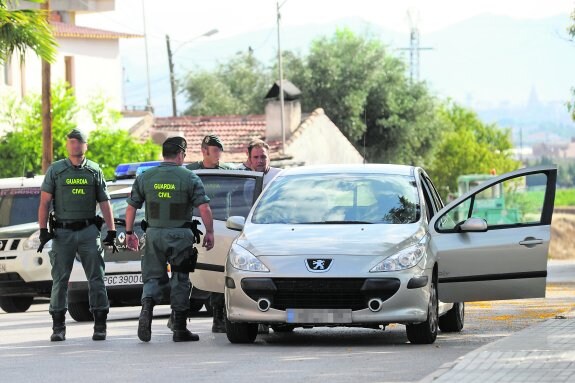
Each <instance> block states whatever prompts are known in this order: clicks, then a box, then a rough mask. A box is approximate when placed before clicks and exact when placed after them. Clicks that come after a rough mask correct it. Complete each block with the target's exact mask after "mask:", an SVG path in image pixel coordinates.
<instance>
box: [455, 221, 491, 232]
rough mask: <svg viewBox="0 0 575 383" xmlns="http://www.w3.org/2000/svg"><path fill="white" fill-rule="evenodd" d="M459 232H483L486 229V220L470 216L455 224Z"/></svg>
mask: <svg viewBox="0 0 575 383" xmlns="http://www.w3.org/2000/svg"><path fill="white" fill-rule="evenodd" d="M457 226H458V229H459V231H460V232H468V231H470V232H485V231H487V221H485V220H484V219H483V218H475V217H471V218H468V219H466V220H465V221H464V222H462V223H461V224H459V225H457Z"/></svg>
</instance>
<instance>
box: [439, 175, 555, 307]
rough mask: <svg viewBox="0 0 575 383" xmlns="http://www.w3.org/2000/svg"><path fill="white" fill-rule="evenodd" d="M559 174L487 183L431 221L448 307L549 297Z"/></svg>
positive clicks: (503, 177) (441, 287) (441, 289)
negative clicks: (464, 303)
mask: <svg viewBox="0 0 575 383" xmlns="http://www.w3.org/2000/svg"><path fill="white" fill-rule="evenodd" d="M556 179H557V168H556V167H555V166H537V167H531V168H525V169H520V170H516V171H513V172H511V173H506V174H503V175H501V176H499V177H495V178H492V179H489V180H487V181H485V182H484V183H483V184H481V185H479V186H478V187H477V188H475V189H473V190H471V191H469V192H468V193H466V194H465V195H463V196H461V197H459V198H457V199H456V200H454V201H453V202H451V203H450V204H449V205H447V206H446V207H444V208H443V209H442V210H440V211H439V212H438V213H437V214H436V215H435V216H434V217H433V219H432V220H431V222H430V225H429V231H430V234H431V249H432V251H434V252H436V254H437V256H438V265H439V284H438V286H439V288H438V290H439V299H440V300H442V301H443V302H465V301H478V300H498V299H520V298H536V297H544V296H545V287H546V277H547V253H548V250H549V240H550V234H551V233H550V232H551V218H552V215H553V205H554V199H555V183H556Z"/></svg>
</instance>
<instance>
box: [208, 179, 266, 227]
mask: <svg viewBox="0 0 575 383" xmlns="http://www.w3.org/2000/svg"><path fill="white" fill-rule="evenodd" d="M199 176H200V178H201V179H202V182H203V184H204V189H205V191H206V195H207V196H208V197H210V209H211V210H212V216H213V217H214V219H216V220H220V221H225V220H227V219H228V218H229V217H231V216H234V215H239V216H242V217H247V216H248V214H249V212H250V209H251V207H252V205H253V203H254V190H255V186H256V179H255V178H244V177H230V176H215V175H205V174H201V175H199Z"/></svg>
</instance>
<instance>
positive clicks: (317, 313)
mask: <svg viewBox="0 0 575 383" xmlns="http://www.w3.org/2000/svg"><path fill="white" fill-rule="evenodd" d="M286 314H287V320H286V322H287V323H351V309H287V310H286Z"/></svg>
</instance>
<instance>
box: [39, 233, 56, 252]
mask: <svg viewBox="0 0 575 383" xmlns="http://www.w3.org/2000/svg"><path fill="white" fill-rule="evenodd" d="M52 238H54V235H52V234H50V233H49V232H48V229H40V246H38V253H41V252H42V249H43V248H44V245H45V244H46V243H48V242H49V241H50V240H51V239H52Z"/></svg>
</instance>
